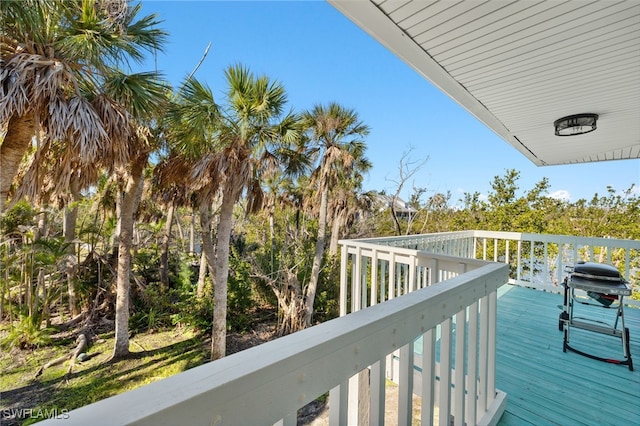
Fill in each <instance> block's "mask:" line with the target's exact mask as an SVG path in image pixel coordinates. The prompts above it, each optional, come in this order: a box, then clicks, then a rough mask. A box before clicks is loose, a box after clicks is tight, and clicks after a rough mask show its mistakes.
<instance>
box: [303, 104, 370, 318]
mask: <svg viewBox="0 0 640 426" xmlns="http://www.w3.org/2000/svg"><path fill="white" fill-rule="evenodd" d="M303 123H304V124H303V125H304V128H305V129H306V134H307V136H308V138H309V141H310V151H309V154H310V155H311V156H312V157H313V158H315V159H316V168H315V169H314V171H313V174H312V177H313V180H314V181H315V183H316V188H317V193H318V196H319V198H320V210H319V212H318V236H317V239H316V247H315V253H314V257H313V266H312V269H311V278H310V280H309V285H308V286H307V291H306V299H305V309H306V324H307V325H311V320H312V315H313V304H314V301H315V295H316V291H317V288H318V280H319V277H320V266H321V264H322V258H323V255H324V250H325V240H326V230H327V210H328V205H329V192H330V188H331V187H333V186H335V185H336V184H337V180H338V177H339V175H340V173H344V171H345V170H350V169H353V167H354V166H355V164H356V160H357V159H359V158H362V157H364V155H363V154H364V151H365V149H366V147H365V145H364V142H363V141H362V139H361V138H363V137H364V136H366V135H368V134H369V128H368V127H367V126H366V125H365V124H363V123H362V122H360V121H359V119H358V114H357V113H356V112H355V111H354V110H350V109H347V108H344V107H342V106H341V105H339V104H337V103H330V104H329V105H327V106H326V107H325V106H322V105H316V106H314V107H313V109H311V110H310V111H307V112H305V113H304V115H303ZM347 174H348V173H347Z"/></svg>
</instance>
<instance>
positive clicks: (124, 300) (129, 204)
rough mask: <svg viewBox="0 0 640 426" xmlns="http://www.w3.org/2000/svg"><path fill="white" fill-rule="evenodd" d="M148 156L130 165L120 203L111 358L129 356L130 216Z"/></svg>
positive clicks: (131, 237) (133, 211) (131, 215)
mask: <svg viewBox="0 0 640 426" xmlns="http://www.w3.org/2000/svg"><path fill="white" fill-rule="evenodd" d="M146 160H147V156H146V155H145V156H143V158H140V159H138V161H136V162H135V163H134V164H132V166H131V170H130V172H129V174H128V176H127V181H126V186H125V191H124V194H123V197H122V200H121V207H120V216H119V217H118V228H119V229H120V235H119V238H118V269H117V281H116V283H117V292H116V320H115V323H116V332H115V343H114V347H113V355H112V357H111V358H112V359H117V358H121V357H124V356H126V355H128V354H129V289H130V282H129V279H130V275H131V249H132V239H133V223H134V220H133V217H134V214H135V212H136V210H137V207H138V206H137V202H138V201H139V199H140V198H139V195H140V191H141V188H142V185H143V183H144V175H143V172H144V165H145V164H146Z"/></svg>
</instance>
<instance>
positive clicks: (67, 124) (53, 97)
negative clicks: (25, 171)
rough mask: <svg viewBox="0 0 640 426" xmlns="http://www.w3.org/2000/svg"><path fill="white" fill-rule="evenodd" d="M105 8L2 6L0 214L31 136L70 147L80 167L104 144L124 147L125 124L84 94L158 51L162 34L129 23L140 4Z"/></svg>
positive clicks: (146, 23)
mask: <svg viewBox="0 0 640 426" xmlns="http://www.w3.org/2000/svg"><path fill="white" fill-rule="evenodd" d="M106 3H107V2H100V1H90V0H86V1H65V0H23V1H19V2H14V1H2V2H0V15H2V18H3V25H1V26H0V63H1V64H2V72H0V129H3V130H6V134H5V137H4V140H3V142H2V144H1V145H0V214H2V212H3V211H4V204H5V202H6V200H7V197H8V195H9V192H10V189H11V186H12V183H13V181H14V178H15V176H16V172H17V170H18V167H19V165H20V162H21V161H22V160H23V158H24V156H25V154H26V153H27V152H28V150H29V147H30V146H31V143H32V138H33V137H34V136H39V135H40V134H45V135H46V137H47V139H48V140H50V141H51V142H52V143H54V142H55V143H59V142H63V143H65V144H68V145H69V146H73V147H74V151H75V152H76V153H77V154H79V157H78V159H79V160H80V161H82V162H83V163H85V164H89V163H93V162H95V161H96V160H98V159H99V158H100V155H101V154H102V153H103V148H104V147H105V145H108V144H114V143H115V144H121V146H122V145H125V144H126V142H127V139H128V136H129V134H128V132H127V130H128V129H129V126H127V123H126V121H127V117H126V116H124V115H122V114H121V113H120V111H118V109H117V108H114V107H113V105H112V104H111V102H110V101H109V99H107V98H105V97H102V96H94V97H93V98H92V99H91V100H90V99H88V98H87V95H88V92H90V91H91V90H95V88H97V87H99V86H100V82H101V81H103V80H104V78H105V77H106V76H108V75H110V74H112V72H113V71H114V70H117V66H118V64H120V63H122V62H123V61H126V60H127V59H133V60H136V61H139V60H141V59H142V58H143V51H144V50H148V51H150V50H156V49H160V47H161V44H162V42H163V41H164V38H165V35H166V34H165V33H164V32H163V31H161V30H159V29H156V28H154V27H155V25H156V24H157V21H156V20H155V17H154V16H153V15H152V16H147V17H144V18H142V19H139V20H137V21H135V22H134V19H135V17H136V14H137V13H138V12H139V10H140V8H141V5H137V6H134V7H133V8H129V7H128V5H127V2H126V0H121V1H120V2H109V3H110V4H109V5H108V6H109V7H108V8H107V7H106V6H107V5H106ZM114 6H115V7H114ZM120 151H121V150H120ZM120 151H116V152H120Z"/></svg>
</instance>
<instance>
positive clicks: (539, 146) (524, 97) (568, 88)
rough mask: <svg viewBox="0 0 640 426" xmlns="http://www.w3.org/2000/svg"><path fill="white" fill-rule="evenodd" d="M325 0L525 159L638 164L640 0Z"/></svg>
mask: <svg viewBox="0 0 640 426" xmlns="http://www.w3.org/2000/svg"><path fill="white" fill-rule="evenodd" d="M328 1H329V3H330V4H332V5H333V6H334V7H335V8H337V9H338V10H339V11H340V12H341V13H343V14H344V15H345V16H347V17H348V18H349V19H351V20H352V21H353V22H354V23H356V24H357V25H358V26H359V27H361V28H362V29H363V30H365V31H366V32H368V33H369V34H370V35H371V36H372V37H374V38H375V39H376V40H378V41H379V42H380V43H382V44H383V45H384V46H385V47H387V48H388V49H389V50H390V51H392V52H393V53H395V54H396V55H397V56H398V57H400V58H401V59H402V60H403V61H405V62H406V63H407V64H409V65H410V66H411V67H413V68H414V69H415V70H416V71H418V72H419V73H420V74H421V75H423V76H424V77H425V78H426V79H428V80H429V81H430V82H431V83H433V84H434V85H435V86H437V87H438V88H439V89H440V90H442V91H443V92H445V93H446V94H447V95H449V96H450V97H451V98H453V99H454V100H455V101H456V102H458V103H459V104H460V105H461V106H463V107H464V108H465V109H467V110H468V111H469V112H470V113H471V114H473V115H474V116H475V117H476V118H478V119H479V120H480V121H482V122H483V123H484V124H485V125H486V126H488V127H489V128H490V129H492V130H493V131H494V132H495V133H496V134H497V135H499V136H500V137H501V138H502V139H504V140H505V141H507V142H508V143H509V144H511V145H513V146H514V147H515V148H516V149H518V150H519V151H520V152H521V153H522V154H524V155H525V156H526V157H527V158H529V159H530V160H531V161H532V162H533V163H535V164H537V165H554V164H572V163H586V162H594V161H606V160H620V159H637V158H640V2H637V1H628V2H623V1H592V2H587V1H577V0H573V1H566V2H559V1H552V2H545V1H533V0H532V1H487V2H481V1H454V0H449V1H426V0H420V1H410V0H373V1H369V0H360V1H349V0H328ZM579 113H594V114H598V116H599V118H598V122H597V129H596V130H595V131H593V132H591V133H588V134H582V135H576V136H564V137H562V136H555V134H554V126H553V123H554V121H555V120H557V119H559V118H561V117H565V116H569V115H573V114H579Z"/></svg>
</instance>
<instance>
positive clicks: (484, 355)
mask: <svg viewBox="0 0 640 426" xmlns="http://www.w3.org/2000/svg"><path fill="white" fill-rule="evenodd" d="M488 345H489V309H488V297H487V296H484V297H483V298H482V299H480V349H479V350H480V353H479V365H478V376H479V381H480V386H479V387H478V413H481V414H482V413H484V412H485V411H486V409H487V398H488V396H487V381H488V379H487V375H488V374H489V373H488V370H487V362H488V350H489V348H488Z"/></svg>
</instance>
